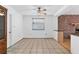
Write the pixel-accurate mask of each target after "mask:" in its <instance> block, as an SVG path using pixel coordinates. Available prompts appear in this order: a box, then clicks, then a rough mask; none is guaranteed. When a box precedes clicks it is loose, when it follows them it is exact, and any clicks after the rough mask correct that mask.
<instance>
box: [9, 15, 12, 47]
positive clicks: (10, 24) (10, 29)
mask: <svg viewBox="0 0 79 59" xmlns="http://www.w3.org/2000/svg"><path fill="white" fill-rule="evenodd" d="M9 26H10V27H9V35H10V36H9V46H11V45H12V15H11V14H10V15H9Z"/></svg>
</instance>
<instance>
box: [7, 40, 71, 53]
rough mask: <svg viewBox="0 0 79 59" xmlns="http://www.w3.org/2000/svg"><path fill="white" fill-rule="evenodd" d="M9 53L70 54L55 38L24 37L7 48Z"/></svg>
mask: <svg viewBox="0 0 79 59" xmlns="http://www.w3.org/2000/svg"><path fill="white" fill-rule="evenodd" d="M7 53H8V54H70V52H69V51H68V50H66V49H65V48H64V47H62V46H61V45H60V44H59V43H58V42H57V41H55V40H54V39H22V40H20V41H18V42H17V43H16V44H14V45H13V46H11V47H9V48H8V50H7Z"/></svg>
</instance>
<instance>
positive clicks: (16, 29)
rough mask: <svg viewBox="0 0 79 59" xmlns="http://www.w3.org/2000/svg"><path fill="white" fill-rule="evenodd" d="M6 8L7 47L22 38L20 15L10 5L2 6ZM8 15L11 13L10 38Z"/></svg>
mask: <svg viewBox="0 0 79 59" xmlns="http://www.w3.org/2000/svg"><path fill="white" fill-rule="evenodd" d="M4 7H6V8H7V9H8V12H7V47H10V46H11V45H13V44H14V43H16V42H17V41H19V40H20V39H22V38H23V32H22V30H23V28H22V25H23V24H22V23H23V19H22V15H21V14H19V13H18V12H17V11H15V10H14V9H13V8H11V7H10V6H4ZM10 15H12V39H10V33H9V32H10Z"/></svg>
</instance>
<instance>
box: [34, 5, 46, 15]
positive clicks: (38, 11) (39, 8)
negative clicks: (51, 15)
mask: <svg viewBox="0 0 79 59" xmlns="http://www.w3.org/2000/svg"><path fill="white" fill-rule="evenodd" d="M34 11H36V12H37V15H47V13H46V11H47V9H45V8H42V7H41V6H39V7H37V8H36V9H34Z"/></svg>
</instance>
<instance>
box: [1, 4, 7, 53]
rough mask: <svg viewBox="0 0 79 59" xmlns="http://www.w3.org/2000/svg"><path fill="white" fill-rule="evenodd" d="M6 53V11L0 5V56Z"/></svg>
mask: <svg viewBox="0 0 79 59" xmlns="http://www.w3.org/2000/svg"><path fill="white" fill-rule="evenodd" d="M5 53H7V9H6V8H4V7H3V6H1V5H0V54H5Z"/></svg>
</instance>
